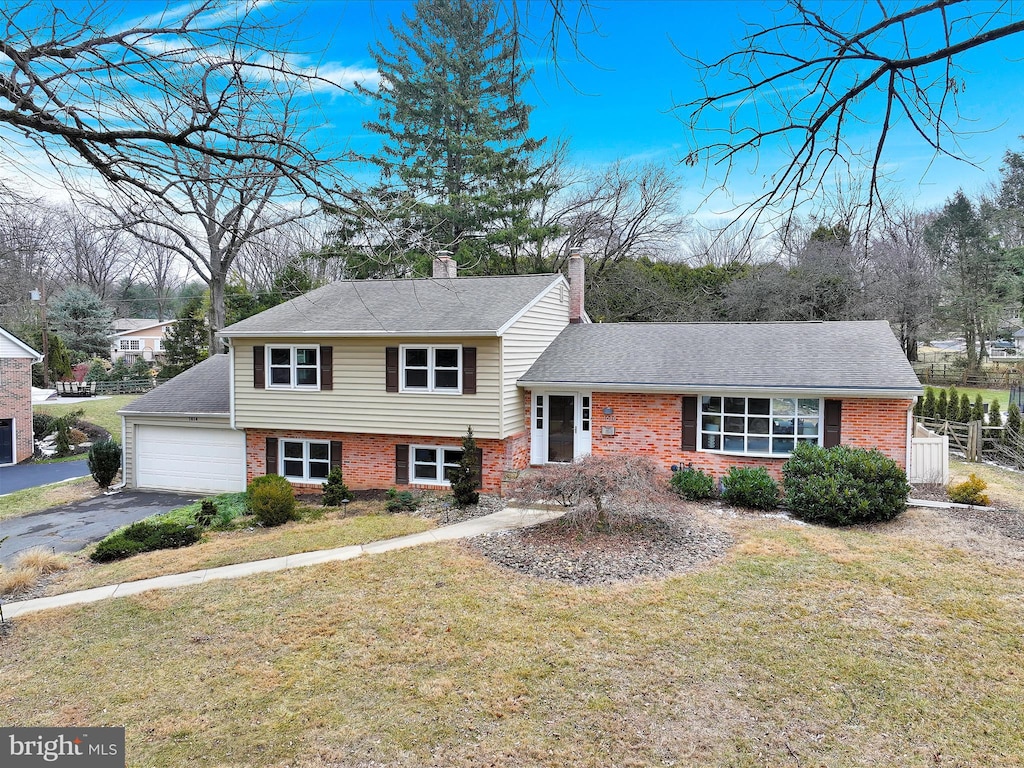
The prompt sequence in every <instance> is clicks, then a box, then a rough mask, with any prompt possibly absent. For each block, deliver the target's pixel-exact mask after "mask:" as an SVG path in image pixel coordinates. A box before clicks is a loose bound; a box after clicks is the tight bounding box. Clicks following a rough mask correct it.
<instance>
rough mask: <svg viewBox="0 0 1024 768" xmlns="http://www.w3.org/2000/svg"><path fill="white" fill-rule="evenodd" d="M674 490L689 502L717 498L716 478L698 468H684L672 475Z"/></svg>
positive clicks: (671, 483)
mask: <svg viewBox="0 0 1024 768" xmlns="http://www.w3.org/2000/svg"><path fill="white" fill-rule="evenodd" d="M669 485H670V486H671V488H672V490H673V491H675V492H676V493H678V494H679V495H680V496H682V497H683V498H684V499H686V500H687V501H701V500H702V499H713V498H714V497H715V492H716V490H717V489H716V488H715V478H714V477H712V476H711V475H709V474H708V473H707V472H704V471H703V470H700V469H697V468H696V467H683V468H682V469H680V470H677V471H676V472H673V473H672V479H671V480H669Z"/></svg>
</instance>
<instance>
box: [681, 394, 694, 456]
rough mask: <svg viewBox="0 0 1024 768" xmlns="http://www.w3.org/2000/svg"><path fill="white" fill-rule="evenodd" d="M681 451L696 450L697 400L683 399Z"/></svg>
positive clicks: (691, 398)
mask: <svg viewBox="0 0 1024 768" xmlns="http://www.w3.org/2000/svg"><path fill="white" fill-rule="evenodd" d="M682 443H683V450H684V451H696V450H697V398H696V397H684V398H683V441H682Z"/></svg>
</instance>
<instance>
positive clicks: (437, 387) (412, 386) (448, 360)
mask: <svg viewBox="0 0 1024 768" xmlns="http://www.w3.org/2000/svg"><path fill="white" fill-rule="evenodd" d="M400 354H401V358H400V359H401V382H402V387H401V389H402V391H403V392H449V393H453V394H458V393H460V392H461V391H462V347H438V346H425V347H417V346H405V347H402V348H401V350H400Z"/></svg>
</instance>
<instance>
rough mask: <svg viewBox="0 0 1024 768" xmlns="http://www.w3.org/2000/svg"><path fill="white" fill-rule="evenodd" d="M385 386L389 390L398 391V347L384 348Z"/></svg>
mask: <svg viewBox="0 0 1024 768" xmlns="http://www.w3.org/2000/svg"><path fill="white" fill-rule="evenodd" d="M384 387H385V389H387V391H388V392H397V391H398V347H387V348H386V349H385V350H384Z"/></svg>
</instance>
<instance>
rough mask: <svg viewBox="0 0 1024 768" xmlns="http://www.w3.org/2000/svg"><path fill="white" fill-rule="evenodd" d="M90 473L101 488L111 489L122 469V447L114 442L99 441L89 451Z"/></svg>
mask: <svg viewBox="0 0 1024 768" xmlns="http://www.w3.org/2000/svg"><path fill="white" fill-rule="evenodd" d="M88 464H89V471H90V472H91V473H92V479H93V480H95V481H96V484H97V485H98V486H99V487H100V488H109V487H110V484H111V483H112V482H114V478H115V477H117V473H118V472H119V471H120V469H121V446H120V445H118V444H117V443H116V442H114V441H113V440H99V441H97V442H95V443H93V444H92V447H91V448H90V449H89V461H88Z"/></svg>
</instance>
